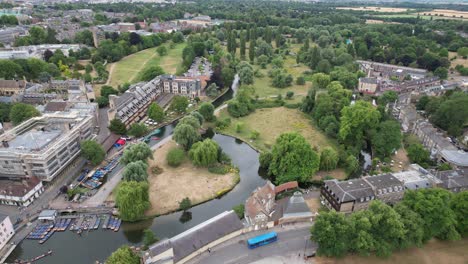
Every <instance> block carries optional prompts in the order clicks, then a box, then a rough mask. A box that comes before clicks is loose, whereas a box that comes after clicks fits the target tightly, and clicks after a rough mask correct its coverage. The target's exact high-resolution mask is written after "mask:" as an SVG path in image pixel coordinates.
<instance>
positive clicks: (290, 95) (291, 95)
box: [286, 91, 294, 99]
mask: <svg viewBox="0 0 468 264" xmlns="http://www.w3.org/2000/svg"><path fill="white" fill-rule="evenodd" d="M293 96H294V92H293V91H288V92H287V93H286V99H291V98H292V97H293Z"/></svg>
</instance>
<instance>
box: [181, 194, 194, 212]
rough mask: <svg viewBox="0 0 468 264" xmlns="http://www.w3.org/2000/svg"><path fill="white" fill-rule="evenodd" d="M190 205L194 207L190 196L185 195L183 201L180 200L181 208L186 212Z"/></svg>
mask: <svg viewBox="0 0 468 264" xmlns="http://www.w3.org/2000/svg"><path fill="white" fill-rule="evenodd" d="M190 207H192V202H191V201H190V198H188V197H185V198H184V199H182V201H180V202H179V210H182V211H184V212H185V211H187V210H188V209H190Z"/></svg>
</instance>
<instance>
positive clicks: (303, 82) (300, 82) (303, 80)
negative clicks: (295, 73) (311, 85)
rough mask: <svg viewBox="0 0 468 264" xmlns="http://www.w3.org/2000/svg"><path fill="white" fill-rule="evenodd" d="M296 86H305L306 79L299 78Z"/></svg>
mask: <svg viewBox="0 0 468 264" xmlns="http://www.w3.org/2000/svg"><path fill="white" fill-rule="evenodd" d="M296 84H297V85H304V84H305V78H304V77H303V76H299V77H297V79H296Z"/></svg>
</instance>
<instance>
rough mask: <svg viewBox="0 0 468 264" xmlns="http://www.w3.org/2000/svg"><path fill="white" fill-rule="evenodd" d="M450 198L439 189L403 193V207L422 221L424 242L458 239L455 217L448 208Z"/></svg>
mask: <svg viewBox="0 0 468 264" xmlns="http://www.w3.org/2000/svg"><path fill="white" fill-rule="evenodd" d="M451 197H452V193H450V192H449V191H447V190H444V189H440V188H429V189H419V190H415V191H412V190H410V191H406V192H405V196H404V197H403V201H402V203H403V205H405V206H407V207H408V208H410V209H411V210H413V211H414V212H416V213H417V214H419V215H420V216H421V218H422V219H423V222H424V224H423V229H424V237H423V241H424V242H426V241H428V240H429V239H431V238H433V237H437V238H441V239H449V240H456V239H459V238H460V234H459V233H458V232H457V230H456V223H457V220H456V215H455V213H454V212H453V211H452V209H451V208H450V200H451ZM465 217H466V215H465Z"/></svg>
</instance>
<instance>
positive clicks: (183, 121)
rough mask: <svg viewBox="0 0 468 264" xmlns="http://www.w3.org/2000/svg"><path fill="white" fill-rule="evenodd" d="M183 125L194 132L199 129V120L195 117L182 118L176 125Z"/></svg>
mask: <svg viewBox="0 0 468 264" xmlns="http://www.w3.org/2000/svg"><path fill="white" fill-rule="evenodd" d="M184 124H186V125H190V126H192V127H193V128H194V129H196V130H198V129H200V127H201V123H200V119H198V118H197V117H195V116H193V115H187V116H184V117H183V118H181V119H180V120H179V123H178V124H177V125H184Z"/></svg>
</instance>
